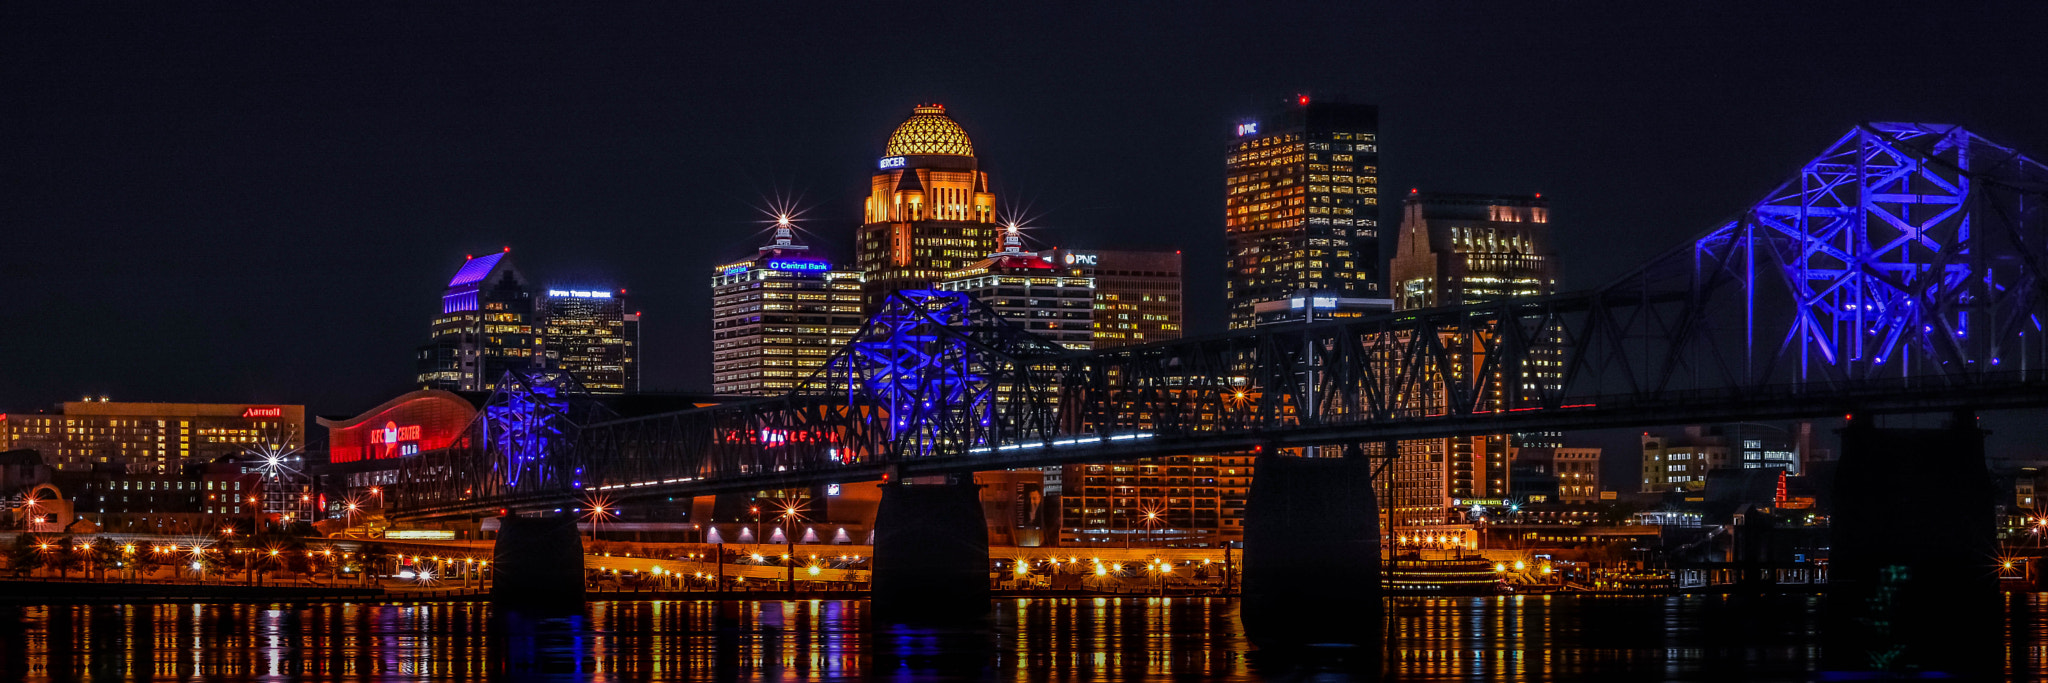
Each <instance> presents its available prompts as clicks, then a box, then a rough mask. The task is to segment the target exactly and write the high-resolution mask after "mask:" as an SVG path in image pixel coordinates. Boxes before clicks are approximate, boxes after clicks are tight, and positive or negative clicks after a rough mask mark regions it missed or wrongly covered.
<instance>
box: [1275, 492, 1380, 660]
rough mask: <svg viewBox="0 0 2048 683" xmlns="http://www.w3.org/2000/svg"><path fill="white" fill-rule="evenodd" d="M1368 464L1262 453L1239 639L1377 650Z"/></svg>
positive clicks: (1375, 549) (1373, 509)
mask: <svg viewBox="0 0 2048 683" xmlns="http://www.w3.org/2000/svg"><path fill="white" fill-rule="evenodd" d="M1372 467H1373V461H1372V460H1369V459H1366V458H1363V457H1346V458H1300V457H1292V456H1283V455H1261V456H1259V459H1258V463H1257V464H1256V466H1255V467H1254V469H1253V472H1255V474H1254V475H1253V477H1252V489H1251V494H1250V496H1249V499H1248V500H1246V502H1245V521H1244V526H1245V529H1244V555H1243V562H1244V592H1243V595H1244V600H1243V614H1244V626H1245V634H1246V635H1247V636H1249V637H1250V638H1251V639H1252V640H1253V642H1255V643H1260V644H1261V645H1262V646H1264V645H1276V646H1288V645H1297V646H1298V645H1308V644H1325V643H1328V644H1348V645H1365V646H1372V647H1377V646H1378V643H1379V635H1380V622H1381V618H1382V610H1381V589H1380V525H1379V506H1378V504H1377V503H1376V501H1375V498H1374V495H1373V490H1372Z"/></svg>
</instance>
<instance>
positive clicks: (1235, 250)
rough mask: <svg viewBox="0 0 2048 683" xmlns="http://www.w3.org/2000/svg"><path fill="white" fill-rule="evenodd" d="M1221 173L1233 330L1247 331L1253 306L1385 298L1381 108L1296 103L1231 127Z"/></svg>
mask: <svg viewBox="0 0 2048 683" xmlns="http://www.w3.org/2000/svg"><path fill="white" fill-rule="evenodd" d="M1225 169H1226V175H1225V178H1224V200H1223V224H1224V233H1225V234H1226V235H1227V236H1228V238H1229V248H1230V260H1229V264H1228V266H1229V268H1230V279H1229V282H1228V283H1227V285H1226V287H1227V288H1226V290H1225V292H1224V298H1225V299H1226V301H1227V302H1228V303H1229V304H1230V327H1231V328H1232V329H1243V328H1249V327H1252V326H1253V325H1254V324H1255V318H1256V314H1255V309H1256V307H1257V306H1258V305H1259V304H1261V303H1265V302H1268V301H1279V300H1282V299H1286V298H1289V297H1292V296H1294V295H1295V293H1297V292H1301V291H1303V290H1307V291H1311V292H1317V293H1320V294H1322V295H1325V296H1334V297H1338V298H1345V299H1375V298H1381V297H1383V296H1384V293H1383V291H1382V287H1383V286H1384V285H1383V284H1382V283H1381V279H1380V267H1379V264H1380V261H1379V258H1380V256H1379V251H1380V233H1379V230H1380V223H1379V108H1378V107H1374V106H1372V105H1364V104H1344V103H1337V102H1321V101H1316V102H1311V101H1310V100H1309V98H1308V97H1306V96H1303V97H1299V98H1297V100H1296V102H1295V104H1294V105H1293V106H1290V107H1288V108H1286V109H1284V110H1281V111H1279V112H1275V113H1273V114H1270V115H1267V116H1265V117H1263V118H1260V119H1258V120H1249V121H1243V122H1240V123H1238V124H1237V135H1236V137H1235V138H1233V139H1232V140H1231V142H1230V145H1229V153H1228V154H1227V155H1226V157H1225Z"/></svg>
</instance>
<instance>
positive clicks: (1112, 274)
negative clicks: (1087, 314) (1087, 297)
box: [1039, 249, 1183, 349]
mask: <svg viewBox="0 0 2048 683" xmlns="http://www.w3.org/2000/svg"><path fill="white" fill-rule="evenodd" d="M1039 255H1040V256H1043V257H1045V260H1047V261H1050V262H1052V264H1053V265H1055V266H1058V267H1059V268H1060V269H1061V270H1064V271H1066V272H1067V274H1069V275H1074V276H1078V277H1085V278H1090V279H1093V280H1094V281H1095V348H1098V349H1106V348H1110V347H1112V346H1123V345H1126V344H1143V343H1146V342H1155V341H1162V340H1167V339H1179V338H1181V335H1182V334H1183V330H1182V327H1181V326H1182V322H1181V317H1182V310H1181V301H1182V299H1181V290H1182V285H1181V257H1180V252H1178V251H1122V250H1106V249H1095V250H1080V251H1077V250H1073V249H1047V250H1045V251H1041V252H1039Z"/></svg>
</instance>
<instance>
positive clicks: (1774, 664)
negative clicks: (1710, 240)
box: [0, 595, 2048, 681]
mask: <svg viewBox="0 0 2048 683" xmlns="http://www.w3.org/2000/svg"><path fill="white" fill-rule="evenodd" d="M2042 606H2043V604H2042V600H2041V596H2036V595H2021V596H2015V598H2014V601H2013V602H2012V603H2011V604H2010V605H2009V610H2008V614H2009V617H2010V619H2009V620H2010V622H2011V623H2012V624H2013V628H2012V629H2010V632H2011V633H2013V634H2015V635H2014V640H2015V642H2013V643H2012V644H2011V646H2010V650H2009V652H2010V653H2011V657H2010V659H2009V660H2008V663H2009V665H2010V666H2011V667H2012V668H2013V672H2014V674H2015V675H2026V674H2029V673H2031V672H2038V671H2040V670H2041V664H2042V657H2043V656H2044V652H2048V648H2044V647H2043V642H2041V638H2042V636H2041V633H2042V630H2041V629H2040V626H2039V624H2040V621H2041V617H2040V615H2041V613H2042ZM1237 607H1238V606H1237V602H1236V601H1234V600H1228V599H1207V598H1196V599H1186V598H1179V599H1158V598H1072V599H1067V598H1062V599H1023V600H1004V601H998V602H997V603H996V609H995V611H994V614H993V615H992V618H991V619H990V620H989V621H988V622H986V623H984V624H980V625H976V626H972V627H965V628H956V629H916V628H888V627H884V628H875V629H871V628H870V621H871V620H870V617H869V613H868V604H867V603H866V602H865V601H858V600H812V601H791V602H724V603H720V602H597V603H592V604H590V605H588V606H587V607H586V608H585V609H583V610H582V611H580V612H576V613H570V614H526V613H518V612H505V611H501V610H494V609H492V608H491V607H490V606H488V605H486V604H481V603H451V604H417V605H310V606H286V605H103V606H53V607H0V679H9V680H11V679H24V678H25V679H29V680H80V681H112V680H148V679H164V680H172V679H192V678H208V679H295V680H314V681H324V680H380V679H393V680H399V679H402V680H462V679H487V678H508V677H519V678H537V679H557V680H624V681H639V680H734V679H761V680H786V681H828V680H850V679H867V678H898V679H922V680H935V679H960V678H972V679H1014V680H1033V681H1037V680H1046V679H1055V680H1062V681H1128V680H1160V679H1168V678H1203V679H1225V680H1231V679H1235V680H1271V679H1296V678H1317V679H1322V680H1344V679H1347V678H1349V679H1371V678H1379V677H1380V668H1381V667H1384V671H1385V677H1386V678H1387V679H1391V680H1403V681H1410V680H1412V681H1491V680H1527V679H1550V680H1571V679H1581V678H1598V679H1612V678H1615V677H1617V676H1619V677H1622V678H1632V679H1662V680H1702V681H1704V680H1729V679H1738V678H1739V679H1744V680H1806V679H1809V678H1812V677H1813V676H1814V674H1813V668H1814V667H1815V666H1816V665H1817V663H1818V662H1819V661H1820V659H1819V653H1818V646H1817V644H1816V638H1815V637H1814V636H1813V635H1812V632H1813V629H1814V628H1815V626H1816V624H1817V623H1818V620H1819V619H1818V613H1819V609H1820V607H1819V601H1818V600H1817V599H1814V598H1809V597H1771V598H1755V597H1752V598H1706V597H1672V598H1613V597H1606V598H1594V597H1563V596H1552V597H1547V596H1530V597H1506V598H1443V599H1420V598H1416V599H1400V600H1395V601H1392V602H1390V604H1389V609H1388V614H1387V616H1386V618H1387V619H1388V622H1387V633H1388V634H1389V640H1388V643H1387V646H1386V648H1385V652H1383V653H1374V654H1375V656H1372V657H1362V658H1361V657H1359V656H1358V653H1344V652H1338V651H1321V650H1318V651H1310V652H1296V653H1285V654H1277V655H1276V654H1275V653H1274V652H1272V651H1266V652H1253V651H1252V648H1251V647H1250V646H1248V645H1247V644H1246V643H1245V641H1244V638H1243V635H1242V629H1241V628H1240V626H1239V621H1238V611H1237ZM1316 608H1317V607H1316V606H1315V605H1303V606H1302V609H1304V610H1313V609H1316ZM1362 666H1363V667H1364V669H1365V670H1362V669H1361V667H1362Z"/></svg>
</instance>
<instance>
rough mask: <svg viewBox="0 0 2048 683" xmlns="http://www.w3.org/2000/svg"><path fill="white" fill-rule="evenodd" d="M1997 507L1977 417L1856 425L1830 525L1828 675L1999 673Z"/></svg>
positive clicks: (1845, 448) (1860, 421)
mask: <svg viewBox="0 0 2048 683" xmlns="http://www.w3.org/2000/svg"><path fill="white" fill-rule="evenodd" d="M1994 496H1995V493H1994V491H1993V488H1992V484H1991V476H1990V473H1989V471H1987V469H1986V467H1985V462H1984V431H1983V430H1981V429H1978V428H1977V420H1976V416H1975V415H1974V414H1973V413H1970V412H1968V411H1963V412H1958V413H1956V414H1955V416H1954V418H1953V419H1952V420H1951V422H1950V424H1949V425H1948V426H1947V427H1945V428H1940V429H1880V428H1878V427H1877V426H1876V425H1875V424H1874V423H1873V422H1872V420H1871V418H1869V417H1867V416H1863V415H1857V416H1855V417H1854V418H1852V419H1851V420H1850V422H1849V426H1848V427H1847V428H1846V429H1843V430H1842V460H1841V463H1840V464H1839V465H1837V469H1836V473H1835V510H1834V517H1833V519H1832V520H1830V521H1831V525H1832V529H1831V531H1832V533H1833V541H1832V543H1833V545H1832V548H1831V550H1830V553H1829V558H1828V584H1829V585H1828V593H1827V602H1826V609H1825V612H1824V616H1823V619H1824V623H1823V626H1824V628H1823V629H1822V631H1821V632H1822V633H1823V634H1825V637H1826V640H1824V641H1823V642H1824V644H1825V646H1826V650H1825V652H1824V657H1825V660H1824V661H1825V663H1826V664H1825V667H1826V668H1827V669H1829V670H1837V671H1844V670H1852V671H1869V670H1877V671H1894V672H1913V671H1918V672H1947V673H1948V674H1950V675H1953V676H1960V677H1963V678H1973V677H1978V676H1988V677H1995V676H1996V675H1997V674H1998V667H1999V665H2000V664H2001V661H2002V659H2003V658H2002V656H2001V655H2002V646H2001V644H2000V643H2001V639H2002V636H2001V628H2002V623H2001V618H2000V610H2001V604H2000V597H1999V592H1998V590H1999V589H1998V571H1999V561H1998V553H1997V547H1996V537H1995V532H1994V524H1995V522H1996V519H1995V518H1996V511H1995V505H1996V503H1995V500H1996V499H1995V497H1994Z"/></svg>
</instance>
